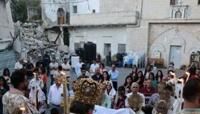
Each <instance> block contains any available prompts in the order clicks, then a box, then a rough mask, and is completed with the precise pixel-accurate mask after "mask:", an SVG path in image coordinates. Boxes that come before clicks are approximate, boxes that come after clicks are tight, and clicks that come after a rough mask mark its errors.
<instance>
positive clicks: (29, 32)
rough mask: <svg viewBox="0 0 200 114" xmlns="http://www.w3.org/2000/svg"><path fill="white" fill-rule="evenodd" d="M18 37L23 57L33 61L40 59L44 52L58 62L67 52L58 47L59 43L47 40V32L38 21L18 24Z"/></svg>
mask: <svg viewBox="0 0 200 114" xmlns="http://www.w3.org/2000/svg"><path fill="white" fill-rule="evenodd" d="M19 39H20V42H21V44H22V45H21V49H22V54H23V59H30V60H31V61H32V62H33V63H35V62H37V61H38V60H39V59H42V57H43V55H44V54H45V53H48V54H49V56H50V57H51V58H55V59H56V60H57V61H58V62H60V60H62V58H63V57H65V56H66V55H67V54H68V53H65V52H63V51H62V50H61V49H60V48H59V44H55V42H51V41H49V40H48V36H47V34H46V33H45V31H44V29H43V28H42V26H41V25H40V24H38V23H24V24H20V26H19ZM21 56H22V55H21Z"/></svg>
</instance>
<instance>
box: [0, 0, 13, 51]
mask: <svg viewBox="0 0 200 114" xmlns="http://www.w3.org/2000/svg"><path fill="white" fill-rule="evenodd" d="M0 17H1V18H0V50H3V49H5V48H7V46H8V45H9V44H10V43H11V41H12V38H11V34H13V32H14V25H13V20H12V16H11V9H10V2H9V1H8V0H0Z"/></svg>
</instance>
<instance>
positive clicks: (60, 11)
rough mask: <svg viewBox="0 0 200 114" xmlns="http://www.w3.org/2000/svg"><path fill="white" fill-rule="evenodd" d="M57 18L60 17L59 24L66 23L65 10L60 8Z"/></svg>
mask: <svg viewBox="0 0 200 114" xmlns="http://www.w3.org/2000/svg"><path fill="white" fill-rule="evenodd" d="M57 17H58V24H64V23H65V11H64V9H63V8H58V11H57Z"/></svg>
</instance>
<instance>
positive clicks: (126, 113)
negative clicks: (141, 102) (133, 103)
mask: <svg viewBox="0 0 200 114" xmlns="http://www.w3.org/2000/svg"><path fill="white" fill-rule="evenodd" d="M93 114H136V113H135V112H134V111H133V110H132V109H130V108H121V109H118V110H115V109H110V108H105V107H102V106H98V105H95V109H94V112H93Z"/></svg>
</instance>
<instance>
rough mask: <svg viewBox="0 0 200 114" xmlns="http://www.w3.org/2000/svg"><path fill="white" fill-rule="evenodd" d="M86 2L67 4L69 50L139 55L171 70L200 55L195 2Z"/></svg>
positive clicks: (199, 23)
mask: <svg viewBox="0 0 200 114" xmlns="http://www.w3.org/2000/svg"><path fill="white" fill-rule="evenodd" d="M89 1H90V0H88V5H80V4H86V3H84V2H81V3H80V2H77V3H76V2H75V3H73V4H71V3H70V9H71V10H70V13H71V14H70V27H69V32H70V49H71V50H75V49H76V48H77V47H79V46H80V44H81V43H82V42H87V41H91V42H94V43H96V44H97V52H98V53H100V54H101V55H102V56H103V57H105V56H106V54H108V50H110V51H111V53H112V55H114V54H116V53H118V52H123V51H124V52H143V53H145V54H146V57H147V59H148V58H149V59H154V60H155V61H157V60H158V61H161V62H162V63H163V64H164V65H165V66H167V65H168V64H169V63H170V62H174V64H175V67H176V68H180V66H181V65H184V64H185V65H188V64H190V55H191V53H192V52H196V51H199V50H200V45H199V44H200V38H199V35H200V13H199V11H200V0H118V1H116V0H93V1H96V2H97V3H95V4H90V3H89ZM91 3H92V2H91ZM83 6H85V8H83ZM79 7H80V9H84V11H85V12H83V11H82V10H81V11H80V10H79ZM79 11H80V12H79Z"/></svg>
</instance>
